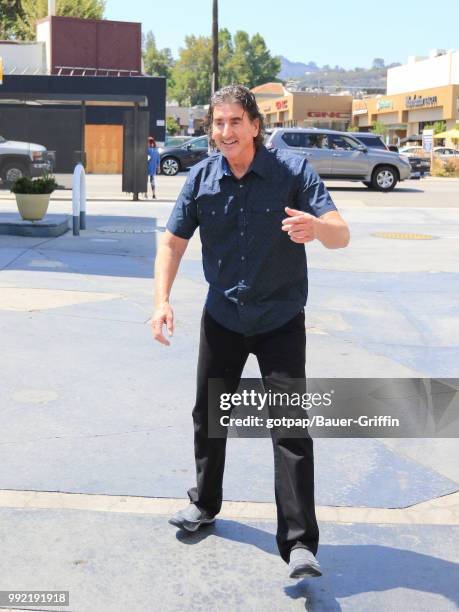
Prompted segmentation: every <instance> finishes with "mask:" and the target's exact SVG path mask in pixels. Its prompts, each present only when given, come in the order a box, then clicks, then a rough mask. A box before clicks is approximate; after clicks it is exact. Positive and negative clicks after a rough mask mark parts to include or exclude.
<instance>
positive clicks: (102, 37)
mask: <svg viewBox="0 0 459 612" xmlns="http://www.w3.org/2000/svg"><path fill="white" fill-rule="evenodd" d="M46 20H51V28H50V29H51V32H50V38H51V40H50V45H51V73H52V74H56V73H57V72H58V67H59V66H71V67H81V68H98V69H113V70H129V71H133V72H137V73H139V74H140V73H141V24H140V23H129V22H121V21H103V20H96V19H77V18H74V17H46V18H45V19H44V20H42V21H46ZM75 74H78V72H76V73H75Z"/></svg>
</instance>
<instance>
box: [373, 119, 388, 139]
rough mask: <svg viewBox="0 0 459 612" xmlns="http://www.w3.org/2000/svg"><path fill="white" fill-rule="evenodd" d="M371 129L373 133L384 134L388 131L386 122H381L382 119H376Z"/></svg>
mask: <svg viewBox="0 0 459 612" xmlns="http://www.w3.org/2000/svg"><path fill="white" fill-rule="evenodd" d="M371 131H372V133H373V134H379V135H380V136H384V135H385V134H386V132H387V128H386V126H385V125H384V123H381V121H375V122H374V123H373V125H372V126H371Z"/></svg>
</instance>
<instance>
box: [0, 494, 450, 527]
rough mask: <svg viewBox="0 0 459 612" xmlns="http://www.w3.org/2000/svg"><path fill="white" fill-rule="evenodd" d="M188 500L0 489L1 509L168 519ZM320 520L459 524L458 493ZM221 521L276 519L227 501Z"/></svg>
mask: <svg viewBox="0 0 459 612" xmlns="http://www.w3.org/2000/svg"><path fill="white" fill-rule="evenodd" d="M188 503H189V502H188V500H187V499H175V498H163V497H156V498H149V497H127V496H126V497H123V496H116V495H87V494H81V493H58V492H43V491H11V490H0V508H30V509H32V508H33V509H37V508H41V509H50V510H87V511H93V512H125V513H132V514H151V515H164V516H168V515H170V514H173V513H174V512H176V511H177V510H179V509H181V508H183V507H184V506H186V504H188ZM316 511H317V518H318V520H319V521H326V522H333V523H380V524H409V525H459V491H458V492H456V493H452V494H450V495H445V496H443V497H438V498H436V499H433V500H429V501H426V502H422V503H420V504H415V505H414V506H409V507H407V508H359V507H347V506H340V507H335V506H317V508H316ZM219 516H220V518H231V519H244V518H245V519H252V520H275V519H276V506H275V504H272V503H255V502H239V501H232V502H224V503H223V508H222V511H221V513H220V514H219Z"/></svg>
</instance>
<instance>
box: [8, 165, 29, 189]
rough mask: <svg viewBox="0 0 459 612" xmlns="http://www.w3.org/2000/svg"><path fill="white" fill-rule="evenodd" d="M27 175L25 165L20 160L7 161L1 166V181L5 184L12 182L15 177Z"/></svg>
mask: <svg viewBox="0 0 459 612" xmlns="http://www.w3.org/2000/svg"><path fill="white" fill-rule="evenodd" d="M28 175H29V173H28V172H27V169H26V167H25V166H24V165H23V164H21V163H20V162H9V163H8V164H5V165H4V166H3V168H2V181H3V182H4V183H7V184H11V183H14V181H15V180H16V179H18V178H22V177H23V176H28Z"/></svg>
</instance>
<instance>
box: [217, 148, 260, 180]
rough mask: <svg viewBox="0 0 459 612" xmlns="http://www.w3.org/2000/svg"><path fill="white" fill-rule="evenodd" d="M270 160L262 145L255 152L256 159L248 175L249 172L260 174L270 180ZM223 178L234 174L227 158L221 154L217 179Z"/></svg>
mask: <svg viewBox="0 0 459 612" xmlns="http://www.w3.org/2000/svg"><path fill="white" fill-rule="evenodd" d="M270 159H271V158H270V156H269V152H268V150H267V149H266V147H265V146H264V145H261V146H260V147H258V149H257V150H256V152H255V157H254V158H253V161H252V163H251V164H250V167H249V169H248V170H247V174H249V172H255V174H258V175H259V176H261V177H262V178H268V177H269V162H270ZM223 176H233V173H232V172H231V169H230V167H229V164H228V162H227V160H226V158H225V157H224V156H223V155H222V154H221V153H220V160H219V165H218V170H217V178H218V179H221V178H222V177H223Z"/></svg>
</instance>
